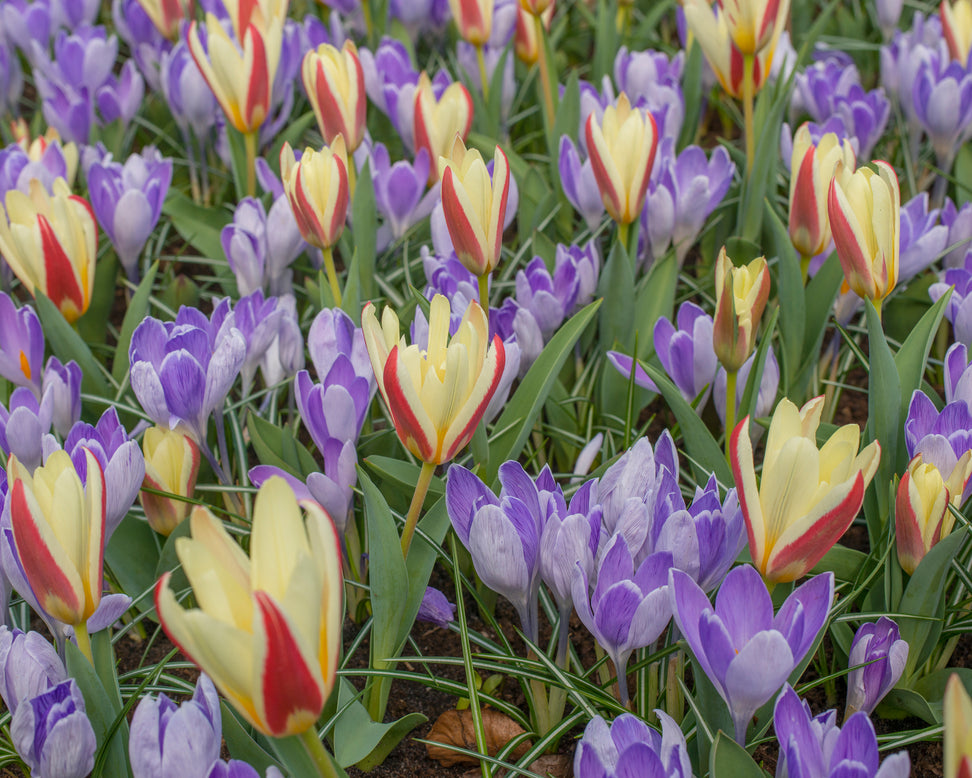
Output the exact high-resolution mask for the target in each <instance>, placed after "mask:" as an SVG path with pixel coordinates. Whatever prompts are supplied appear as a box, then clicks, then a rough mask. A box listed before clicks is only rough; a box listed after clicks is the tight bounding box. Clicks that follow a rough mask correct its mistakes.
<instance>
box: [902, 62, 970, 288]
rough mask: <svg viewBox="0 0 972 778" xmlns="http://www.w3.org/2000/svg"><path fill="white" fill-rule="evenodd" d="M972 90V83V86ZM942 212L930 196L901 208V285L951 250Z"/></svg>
mask: <svg viewBox="0 0 972 778" xmlns="http://www.w3.org/2000/svg"><path fill="white" fill-rule="evenodd" d="M969 85H970V87H972V81H970V82H969ZM938 214H939V210H938V209H937V208H929V207H928V192H920V193H919V194H917V195H915V196H914V197H912V198H911V199H910V200H909V201H908V202H907V203H905V204H904V205H902V206H901V224H900V228H899V230H898V240H899V251H900V255H899V257H900V258H899V260H898V284H899V285H901V284H904V283H905V282H906V281H910V280H911V279H912V278H914V277H915V276H917V275H918V274H919V273H920V272H921V271H922V270H924V269H925V268H927V267H929V266H930V265H931V264H932V263H933V262H935V261H937V260H938V258H939V256H940V255H941V254H943V253H944V252H945V248H946V247H947V246H948V227H946V226H945V225H944V224H939V223H938Z"/></svg>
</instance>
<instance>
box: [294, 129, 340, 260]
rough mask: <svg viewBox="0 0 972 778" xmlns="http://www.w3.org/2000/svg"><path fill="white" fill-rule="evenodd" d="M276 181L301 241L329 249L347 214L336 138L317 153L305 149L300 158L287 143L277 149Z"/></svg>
mask: <svg viewBox="0 0 972 778" xmlns="http://www.w3.org/2000/svg"><path fill="white" fill-rule="evenodd" d="M280 178H281V180H282V181H283V187H284V191H285V192H286V193H287V199H288V200H289V201H290V207H291V209H292V210H293V213H294V218H295V219H296V220H297V227H298V228H299V229H300V234H301V235H302V236H303V238H304V240H306V241H307V242H308V243H310V244H311V245H312V246H316V247H317V248H319V249H327V248H331V247H332V246H333V245H334V244H335V243H337V241H338V238H340V237H341V233H342V232H343V231H344V221H345V219H346V218H347V214H348V204H349V202H350V189H349V187H348V157H347V151H346V149H345V145H344V138H343V137H342V136H340V135H338V136H337V137H336V138H335V139H334V142H333V143H332V144H331V145H330V146H325V147H324V148H323V149H321V150H320V151H315V150H313V149H305V150H304V153H303V154H302V155H301V157H300V159H299V160H298V159H297V156H296V155H295V154H294V151H293V149H291V148H290V144H289V143H284V145H283V148H282V149H281V150H280Z"/></svg>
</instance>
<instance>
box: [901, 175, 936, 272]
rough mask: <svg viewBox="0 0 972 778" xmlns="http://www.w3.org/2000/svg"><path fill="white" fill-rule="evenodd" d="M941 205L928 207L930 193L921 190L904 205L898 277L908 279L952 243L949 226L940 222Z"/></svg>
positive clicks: (930, 262) (933, 260)
mask: <svg viewBox="0 0 972 778" xmlns="http://www.w3.org/2000/svg"><path fill="white" fill-rule="evenodd" d="M938 216H939V210H938V208H929V207H928V192H919V193H918V194H917V195H915V196H914V197H912V198H911V199H910V200H909V201H908V202H907V203H905V204H904V205H903V206H902V207H901V223H900V233H899V253H898V256H899V260H898V279H899V280H900V281H908V280H910V279H912V278H914V277H915V276H917V275H918V274H919V273H920V272H921V271H922V270H924V269H925V268H927V267H928V266H929V265H931V264H932V263H933V262H936V261H937V260H938V258H939V256H940V255H941V254H942V253H943V252H944V251H945V248H946V247H947V246H948V227H946V226H945V225H944V224H939V223H938Z"/></svg>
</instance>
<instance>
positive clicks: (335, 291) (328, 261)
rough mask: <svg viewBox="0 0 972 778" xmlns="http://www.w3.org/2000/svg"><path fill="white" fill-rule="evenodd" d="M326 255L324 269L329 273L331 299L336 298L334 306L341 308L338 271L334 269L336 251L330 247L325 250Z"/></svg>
mask: <svg viewBox="0 0 972 778" xmlns="http://www.w3.org/2000/svg"><path fill="white" fill-rule="evenodd" d="M323 253H324V269H325V270H326V271H327V282H328V284H330V286H331V297H333V298H334V304H335V305H336V306H337V307H338V308H340V307H341V286H340V284H338V277H337V270H335V268H334V249H333V248H331V247H330V246H328V247H327V248H326V249H323Z"/></svg>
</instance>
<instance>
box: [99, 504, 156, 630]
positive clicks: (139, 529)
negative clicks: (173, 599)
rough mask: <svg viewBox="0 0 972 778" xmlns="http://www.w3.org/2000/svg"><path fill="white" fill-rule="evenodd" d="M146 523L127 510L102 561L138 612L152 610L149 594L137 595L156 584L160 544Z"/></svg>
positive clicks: (152, 605)
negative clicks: (127, 594)
mask: <svg viewBox="0 0 972 778" xmlns="http://www.w3.org/2000/svg"><path fill="white" fill-rule="evenodd" d="M159 537H160V536H159V535H157V534H156V533H155V532H154V531H153V530H152V528H151V527H150V526H149V525H148V522H146V521H142V520H140V519H138V518H136V517H135V516H133V515H132V514H131V513H129V514H128V515H127V516H126V517H125V518H124V519H122V521H121V524H119V525H118V527H117V528H116V529H115V531H114V532H113V533H112V535H111V539H110V540H109V541H108V544H107V545H106V546H105V564H106V565H107V566H108V568H109V569H110V570H111V573H112V575H113V576H114V578H115V580H116V581H118V584H119V586H120V587H121V590H122V591H123V592H128V593H129V594H130V596H131V597H132V598H133V599H134V600H135V606H136V607H137V608H138V609H139V610H140V611H146V610H152V609H153V608H154V604H153V603H152V598H151V597H141V598H140V597H139V595H142V594H145V593H146V592H149V591H151V590H152V587H153V586H155V581H156V576H155V571H156V568H157V567H158V564H159V554H160V553H161V548H162V546H161V544H160V543H159Z"/></svg>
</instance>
